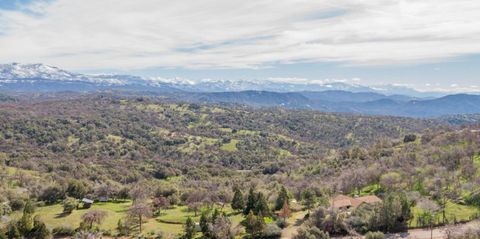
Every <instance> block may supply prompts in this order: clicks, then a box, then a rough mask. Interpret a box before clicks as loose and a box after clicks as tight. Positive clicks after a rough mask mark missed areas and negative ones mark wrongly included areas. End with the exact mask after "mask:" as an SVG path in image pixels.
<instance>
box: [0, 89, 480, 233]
mask: <svg viewBox="0 0 480 239" xmlns="http://www.w3.org/2000/svg"><path fill="white" fill-rule="evenodd" d="M442 122H448V120H440V121H434V120H419V119H411V118H399V117H371V116H358V115H357V116H355V115H347V114H329V113H320V112H314V111H301V110H284V109H274V108H257V109H252V108H248V107H242V106H220V105H197V104H185V103H174V102H169V101H165V100H164V99H161V98H160V99H159V98H149V97H112V96H108V95H94V96H92V95H89V96H81V97H59V98H58V97H54V98H49V99H43V100H39V99H37V100H32V99H30V100H22V101H17V102H4V103H2V104H0V126H1V127H0V167H1V169H2V170H1V174H0V177H1V178H2V183H1V184H0V195H2V196H1V197H0V204H1V205H2V210H1V211H0V213H1V214H2V215H4V216H7V217H6V218H7V219H6V222H9V221H10V224H8V227H7V226H4V228H5V230H6V229H8V228H10V229H11V228H14V226H15V227H16V226H18V227H20V226H21V225H22V224H21V223H22V220H27V219H28V218H27V219H24V218H25V217H26V216H25V215H27V216H28V215H33V213H31V212H30V213H29V212H28V211H29V210H30V209H29V207H30V206H28V205H29V204H30V203H31V204H34V205H36V207H37V213H36V215H38V216H40V217H39V218H40V219H41V221H42V223H43V222H45V225H46V227H47V228H48V230H50V232H51V233H53V234H55V235H74V234H78V233H82V232H85V231H92V230H93V229H92V228H95V227H93V226H92V225H93V224H92V225H90V227H88V226H85V224H81V223H80V222H82V221H83V222H84V223H85V220H87V219H85V218H88V216H82V215H90V214H88V213H92V214H93V213H94V212H95V213H98V212H97V211H98V210H101V211H103V212H105V213H107V214H108V216H107V217H106V218H107V219H105V220H106V221H105V223H103V224H102V223H98V227H97V229H95V230H96V231H97V232H98V231H100V232H102V233H104V235H136V234H137V233H142V229H141V228H140V229H138V227H137V226H133V225H138V221H135V220H133V219H132V217H131V216H132V215H137V214H135V213H136V212H138V211H135V210H137V209H138V208H137V207H140V206H142V205H143V206H144V207H143V208H142V209H144V210H147V209H148V210H150V211H142V213H143V212H145V214H141V215H144V216H145V219H141V220H140V221H141V222H144V223H145V227H146V228H147V229H146V230H151V233H152V234H151V235H152V237H153V236H154V235H157V236H158V235H163V236H164V237H167V238H173V237H176V236H178V234H182V233H187V232H184V227H185V228H187V229H188V225H189V223H192V222H189V221H188V220H190V218H191V219H193V220H194V221H196V222H199V221H200V222H201V221H202V220H204V222H205V223H206V224H205V225H207V224H208V223H210V224H208V225H216V224H215V220H214V219H212V218H215V217H217V216H218V212H216V211H217V210H220V211H221V212H222V213H223V214H222V215H224V218H223V219H222V220H225V221H224V223H226V222H228V223H230V224H228V223H227V225H229V226H228V227H227V228H235V230H234V231H232V233H233V234H235V235H237V236H248V237H250V236H252V237H255V238H263V236H265V237H266V236H267V235H274V236H272V237H269V238H276V237H278V236H279V235H280V234H279V233H282V229H281V228H288V227H289V225H291V224H289V223H288V222H287V221H286V218H288V217H289V215H290V214H288V213H287V212H289V211H288V210H293V213H294V214H295V215H296V216H297V217H298V215H305V214H306V215H309V216H310V217H309V219H308V217H306V218H305V220H304V221H303V226H302V227H301V228H300V230H299V233H298V237H297V238H299V239H302V238H312V237H311V235H315V233H317V232H318V231H322V232H325V233H328V234H330V235H347V234H351V235H352V233H353V234H355V233H366V232H368V231H383V232H389V231H399V230H404V229H405V228H408V227H416V226H426V225H429V224H428V223H429V221H425V220H426V218H427V216H428V215H427V214H425V212H426V211H425V210H426V209H425V207H424V205H425V203H430V204H432V205H437V208H440V209H441V210H439V211H438V210H437V211H438V212H443V213H438V214H435V215H436V216H435V220H434V221H433V222H434V224H439V223H447V222H453V221H457V220H458V221H465V220H470V219H472V218H474V217H476V216H477V214H476V213H477V211H476V207H477V206H480V199H479V195H478V190H479V189H480V185H479V184H478V182H479V180H480V178H479V175H480V174H479V173H478V172H479V171H478V170H480V164H479V159H480V158H479V156H478V155H479V146H480V133H479V131H478V127H476V126H475V125H470V126H468V127H466V126H465V127H463V128H460V127H456V126H450V125H448V124H447V123H442ZM339 194H345V195H351V196H355V195H377V196H378V197H380V198H381V199H383V200H384V201H383V202H382V204H381V205H382V206H384V207H359V208H358V209H356V210H354V211H353V212H352V213H348V214H342V213H344V212H342V211H330V209H329V202H330V200H331V198H333V197H334V196H335V195H339ZM246 195H248V196H246ZM82 198H93V199H95V200H99V198H100V200H103V199H101V198H109V200H113V202H106V203H96V204H94V207H93V209H88V208H86V209H75V207H74V206H72V205H78V201H79V200H81V199H82ZM118 200H119V201H118ZM131 200H132V201H131ZM139 202H141V203H144V204H142V205H138V203H139ZM399 203H400V204H401V205H402V206H398V205H399ZM84 204H85V203H84ZM430 204H429V205H430ZM146 205H148V206H146ZM285 205H286V206H285ZM395 205H397V206H395ZM150 207H151V208H150ZM286 207H288V208H286ZM25 208H27V209H25ZM62 208H63V209H62ZM77 208H78V206H77ZM287 209H288V210H287ZM387 209H388V210H387ZM22 210H23V214H21V211H22ZM26 210H27V211H26ZM62 210H63V212H62ZM84 210H85V211H84ZM152 210H153V211H152ZM162 210H163V211H162ZM392 210H393V211H392ZM395 210H400V211H395ZM152 212H155V213H154V214H152ZM242 212H243V213H242ZM250 212H252V213H250ZM216 213H217V214H216ZM285 213H287V214H288V215H287V214H285ZM290 213H292V212H290ZM337 213H338V214H339V215H342V216H341V217H339V218H341V220H339V221H333V222H332V221H328V218H332V217H331V215H332V214H337ZM21 215H23V216H21ZM213 215H217V216H213ZM84 217H85V218H84ZM64 218H68V220H66V221H67V222H68V223H67V224H65V221H64ZM134 218H135V217H134ZM149 218H151V219H149ZM202 218H203V219H202ZM208 218H210V219H208ZM282 218H283V219H282ZM40 219H39V220H40ZM15 220H19V221H18V224H12V223H13V222H16V221H15ZM31 220H33V219H31ZM36 220H37V219H36ZM132 220H133V221H132ZM205 220H206V221H205ZM208 220H210V221H208ZM255 220H260V221H255ZM127 222H128V223H127ZM255 222H258V223H260V224H258V225H259V226H261V227H259V228H253V229H251V228H250V226H252V225H257V224H255ZM129 223H130V224H129ZM248 223H253V224H252V225H250V224H248ZM332 223H333V224H332ZM117 224H118V225H117ZM4 225H7V224H4ZM37 225H43V224H41V223H40V222H37ZM222 225H223V224H222ZM332 225H334V226H333V227H332ZM217 226H218V227H220V225H217ZM217 226H212V227H215V228H216V227H217ZM0 228H1V226H0ZM187 229H185V230H187ZM250 229H251V230H253V231H251V230H250ZM12 230H13V229H12ZM19 230H24V232H19V233H25V235H29V234H28V233H34V231H31V230H33V229H31V230H26V229H21V227H20V229H19ZM95 230H93V231H95ZM202 230H203V229H202ZM204 230H205V231H202V234H200V233H198V234H197V235H203V236H205V235H209V234H208V233H213V232H212V231H209V230H210V229H209V227H208V226H205V227H204ZM212 230H213V229H212ZM0 233H1V231H0ZM12 233H13V231H12ZM62 233H63V234H62ZM9 235H10V234H9ZM253 235H257V236H253ZM275 235H276V236H275ZM309 235H310V236H309ZM208 238H210V237H208ZM212 238H214V237H212Z"/></svg>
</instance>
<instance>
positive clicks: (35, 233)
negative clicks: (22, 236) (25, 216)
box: [31, 218, 50, 239]
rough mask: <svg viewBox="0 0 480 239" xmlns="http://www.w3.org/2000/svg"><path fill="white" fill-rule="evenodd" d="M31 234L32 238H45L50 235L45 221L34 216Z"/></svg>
mask: <svg viewBox="0 0 480 239" xmlns="http://www.w3.org/2000/svg"><path fill="white" fill-rule="evenodd" d="M31 236H32V238H34V239H47V238H49V236H50V232H49V231H48V229H47V226H45V223H43V222H42V221H40V220H38V219H37V218H35V219H34V223H33V229H32V233H31Z"/></svg>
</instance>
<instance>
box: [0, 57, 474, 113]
mask: <svg viewBox="0 0 480 239" xmlns="http://www.w3.org/2000/svg"><path fill="white" fill-rule="evenodd" d="M0 90H1V91H3V92H63V91H73V92H97V91H110V92H111V91H115V92H120V93H121V92H129V93H131V92H136V93H137V94H142V93H149V94H157V95H163V96H167V97H170V98H171V99H175V100H180V101H187V102H194V103H223V104H225V103H227V104H245V105H250V106H255V107H285V108H292V109H311V110H321V111H329V112H346V113H358V114H374V115H394V116H412V117H434V116H442V115H454V114H474V113H480V95H468V94H457V95H446V96H445V95H443V94H441V93H435V92H432V93H424V92H418V91H415V90H413V89H410V88H406V87H401V86H381V87H368V86H362V85H356V84H346V83H342V82H332V83H325V84H301V83H288V82H287V83H285V82H275V81H269V80H258V81H253V80H252V81H246V80H240V81H228V80H200V81H191V80H185V79H173V80H172V79H163V78H142V77H138V76H130V75H84V74H77V73H71V72H68V71H65V70H62V69H59V68H57V67H52V66H46V65H42V64H17V63H14V64H4V65H0Z"/></svg>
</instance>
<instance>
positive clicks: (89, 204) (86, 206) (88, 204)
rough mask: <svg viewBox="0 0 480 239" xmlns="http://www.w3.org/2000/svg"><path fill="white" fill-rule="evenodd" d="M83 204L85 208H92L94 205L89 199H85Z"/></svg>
mask: <svg viewBox="0 0 480 239" xmlns="http://www.w3.org/2000/svg"><path fill="white" fill-rule="evenodd" d="M82 203H83V208H90V207H91V206H92V204H93V200H91V199H88V198H83V199H82Z"/></svg>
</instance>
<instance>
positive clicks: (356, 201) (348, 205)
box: [332, 195, 382, 210]
mask: <svg viewBox="0 0 480 239" xmlns="http://www.w3.org/2000/svg"><path fill="white" fill-rule="evenodd" d="M379 202H382V199H380V198H379V197H377V196H375V195H369V196H364V197H356V198H352V197H349V196H345V195H338V196H336V197H335V198H334V199H333V202H332V207H333V208H335V209H339V210H348V209H352V208H353V209H355V208H357V207H358V206H360V205H362V204H363V203H368V204H375V203H379Z"/></svg>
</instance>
